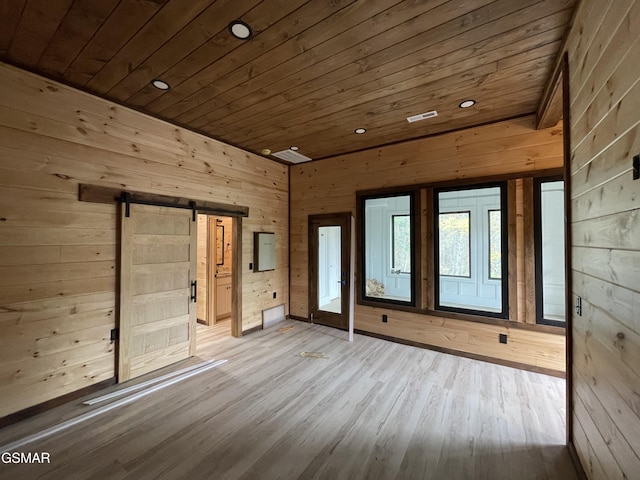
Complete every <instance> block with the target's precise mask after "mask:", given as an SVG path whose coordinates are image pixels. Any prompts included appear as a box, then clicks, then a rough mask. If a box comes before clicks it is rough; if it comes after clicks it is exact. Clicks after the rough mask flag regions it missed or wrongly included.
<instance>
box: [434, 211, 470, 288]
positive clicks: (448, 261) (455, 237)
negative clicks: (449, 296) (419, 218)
mask: <svg viewBox="0 0 640 480" xmlns="http://www.w3.org/2000/svg"><path fill="white" fill-rule="evenodd" d="M470 227H471V224H470V219H469V212H458V213H441V214H440V215H439V219H438V229H439V234H440V240H439V241H440V275H447V276H450V277H470V276H471V273H470V272H471V268H470V265H469V233H470Z"/></svg>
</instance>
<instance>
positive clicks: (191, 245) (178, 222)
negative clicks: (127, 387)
mask: <svg viewBox="0 0 640 480" xmlns="http://www.w3.org/2000/svg"><path fill="white" fill-rule="evenodd" d="M129 207H130V212H129V216H126V205H125V204H122V216H121V217H122V230H121V259H120V344H119V355H118V359H119V363H118V381H120V382H123V381H125V380H129V379H131V378H135V377H137V376H140V375H143V374H145V373H147V372H151V371H153V370H157V369H158V368H161V367H164V366H166V365H169V364H171V363H174V362H177V361H178V360H182V359H184V358H188V357H190V356H192V355H193V354H194V352H195V325H196V303H195V301H194V298H192V294H193V295H195V288H192V281H195V279H196V272H197V266H196V226H197V222H194V221H193V217H192V215H193V214H192V212H191V211H190V210H184V209H178V208H167V207H157V206H151V205H137V204H131V205H130V206H129Z"/></svg>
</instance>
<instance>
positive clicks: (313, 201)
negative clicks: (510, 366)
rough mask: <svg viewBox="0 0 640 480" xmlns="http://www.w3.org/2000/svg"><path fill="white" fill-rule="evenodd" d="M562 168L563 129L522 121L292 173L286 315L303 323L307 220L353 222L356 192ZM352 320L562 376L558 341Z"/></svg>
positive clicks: (392, 313) (421, 322) (414, 320)
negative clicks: (344, 218) (346, 217)
mask: <svg viewBox="0 0 640 480" xmlns="http://www.w3.org/2000/svg"><path fill="white" fill-rule="evenodd" d="M562 164H563V153H562V128H561V126H557V127H555V128H550V129H546V130H540V131H536V130H535V127H534V118H533V116H528V117H523V118H520V119H516V120H512V121H505V122H500V123H495V124H492V125H487V126H483V127H478V128H472V129H466V130H461V131H457V132H454V133H448V134H444V135H439V136H436V137H431V138H427V139H423V140H417V141H411V142H405V143H400V144H396V145H392V146H388V147H383V148H379V149H371V150H366V151H362V152H358V153H354V154H350V155H343V156H338V157H333V158H331V159H327V160H322V161H319V162H314V163H308V164H299V165H295V166H292V167H291V173H290V175H291V193H290V194H291V237H290V244H291V305H290V310H291V314H292V315H294V316H299V317H305V318H307V317H308V300H307V297H308V292H307V290H308V288H307V281H308V279H307V276H308V267H307V263H308V245H307V218H308V215H310V214H318V213H331V212H344V211H351V212H353V213H354V215H355V209H356V195H355V192H356V191H358V190H367V189H374V188H384V187H393V186H400V185H410V184H416V183H426V182H436V181H445V180H453V179H465V178H474V177H485V176H490V175H498V174H510V173H521V172H530V171H535V170H543V169H549V168H558V167H561V166H562ZM522 282H524V279H521V285H523V283H522ZM523 295H524V292H522V293H521V296H523ZM514 298H517V295H514ZM523 308H524V307H523ZM355 313H356V319H355V322H356V323H355V327H356V328H357V329H360V330H365V331H368V332H372V333H376V334H380V335H387V336H391V337H396V338H401V339H404V340H409V341H414V342H420V343H426V344H430V345H434V346H437V347H441V348H449V349H454V350H458V351H462V352H466V353H470V354H477V355H484V356H487V357H492V358H495V359H498V360H511V361H517V362H520V363H524V364H527V365H531V366H535V367H544V368H548V369H552V370H556V371H564V369H565V359H564V341H565V339H564V336H561V335H555V334H551V333H542V332H537V331H531V330H525V329H516V328H509V329H506V328H504V327H498V326H495V325H488V324H481V323H477V322H468V321H462V320H454V319H451V318H444V317H439V316H426V315H419V314H415V313H407V312H399V311H396V310H387V309H384V308H373V307H367V306H362V305H356V310H355ZM382 314H387V315H388V316H389V322H388V323H382V322H381V320H380V318H381V315H382ZM499 333H509V343H508V345H501V344H499V343H498V334H499Z"/></svg>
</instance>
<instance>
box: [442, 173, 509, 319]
mask: <svg viewBox="0 0 640 480" xmlns="http://www.w3.org/2000/svg"><path fill="white" fill-rule="evenodd" d="M494 187H498V188H499V189H500V210H501V212H502V215H501V218H500V220H501V221H500V228H501V232H500V239H501V246H502V248H501V250H502V258H503V259H506V260H507V261H502V262H501V264H502V265H501V266H502V279H500V280H501V290H502V311H501V312H490V311H487V310H476V309H470V308H459V307H450V306H446V305H440V241H439V240H440V238H439V237H440V236H439V229H438V226H439V222H438V219H439V214H440V208H439V194H440V193H441V192H451V191H460V190H479V189H483V188H494ZM507 196H508V195H507V182H505V181H501V182H489V183H476V184H465V185H455V186H447V187H441V188H434V189H433V211H434V214H433V217H434V222H433V223H434V225H433V255H434V262H433V263H434V265H433V273H434V278H433V289H434V309H435V311H436V312H439V311H440V312H451V313H461V314H465V315H473V316H480V317H491V318H497V319H503V320H508V319H509V262H508V258H509V241H508V228H509V224H508V216H509V215H508V202H507ZM470 260H471V259H470Z"/></svg>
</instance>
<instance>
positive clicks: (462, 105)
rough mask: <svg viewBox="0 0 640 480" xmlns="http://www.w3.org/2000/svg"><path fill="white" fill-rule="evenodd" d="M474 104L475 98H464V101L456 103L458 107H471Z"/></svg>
mask: <svg viewBox="0 0 640 480" xmlns="http://www.w3.org/2000/svg"><path fill="white" fill-rule="evenodd" d="M475 104H476V101H475V100H465V101H464V102H461V103H460V105H458V106H459V107H460V108H469V107H473V106H474V105H475Z"/></svg>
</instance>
